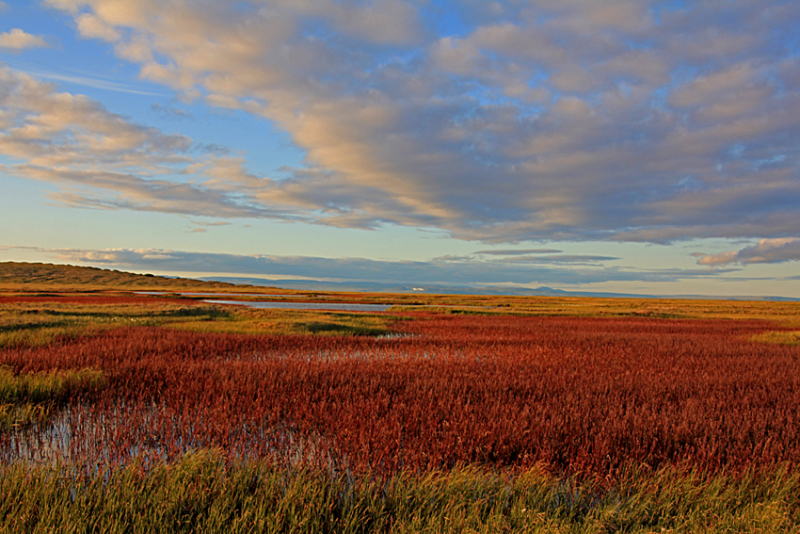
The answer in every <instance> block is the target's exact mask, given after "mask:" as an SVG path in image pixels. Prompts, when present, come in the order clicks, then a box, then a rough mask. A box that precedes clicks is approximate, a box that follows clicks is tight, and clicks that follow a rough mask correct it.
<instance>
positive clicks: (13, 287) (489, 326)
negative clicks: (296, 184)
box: [0, 268, 800, 532]
mask: <svg viewBox="0 0 800 534" xmlns="http://www.w3.org/2000/svg"><path fill="white" fill-rule="evenodd" d="M51 269H52V268H51ZM55 270H57V269H55ZM97 274H98V273H93V274H92V276H94V275H97ZM100 274H102V272H101V273H100ZM47 276H48V277H49V279H53V278H57V276H56V275H55V274H52V273H51V274H50V275H47ZM103 276H106V275H103ZM108 276H110V278H109V279H107V280H106V282H105V283H106V284H107V285H106V286H104V287H94V286H93V287H91V288H87V287H84V286H81V285H80V284H78V285H75V286H73V285H70V284H71V283H72V282H64V283H61V282H49V284H50V285H49V286H47V287H43V286H40V285H37V286H36V287H35V288H33V287H30V286H29V285H28V284H26V282H25V281H24V280H21V279H19V278H16V279H13V280H11V278H8V281H7V283H4V284H3V285H2V290H0V404H2V406H3V408H2V410H3V411H2V414H5V415H3V418H4V419H3V421H4V423H3V424H2V426H0V463H1V464H2V467H0V470H2V471H3V472H2V475H0V480H1V481H2V482H0V493H2V497H0V503H2V504H0V531H10V532H51V531H76V532H92V531H97V532H100V531H103V532H127V531H131V532H132V531H137V532H142V531H153V532H155V531H176V532H191V531H195V532H197V531H203V532H227V531H231V532H236V531H239V532H250V531H253V529H259V530H257V531H267V532H291V531H294V532H420V531H427V532H796V531H798V530H800V468H799V466H800V344H798V339H797V332H798V330H800V303H765V302H731V301H661V300H647V301H645V300H642V301H638V300H619V301H615V300H613V299H577V298H576V299H567V298H519V297H491V298H488V297H486V298H484V297H463V296H458V297H455V296H449V297H444V296H443V297H429V296H425V297H421V296H419V295H360V294H324V295H323V294H313V295H312V294H308V293H303V292H298V293H297V295H298V297H297V298H298V299H301V298H303V299H307V300H324V299H331V300H337V301H343V302H388V303H392V304H401V305H403V304H405V305H409V304H412V306H398V307H395V308H392V309H391V310H390V311H388V312H382V313H354V312H350V313H343V312H330V311H305V310H254V309H247V308H241V307H231V306H223V305H219V304H213V303H208V302H204V301H203V300H202V299H201V298H199V297H192V296H186V295H179V294H169V295H152V296H143V295H136V294H134V293H131V292H130V290H131V289H135V290H137V291H138V290H139V289H140V288H139V287H138V286H136V285H135V284H134V287H130V286H129V285H126V284H129V282H130V280H127V276H128V275H125V276H123V277H122V278H125V280H122V279H121V278H115V277H114V276H115V275H113V276H112V275H108ZM130 276H136V275H130ZM70 280H71V279H70ZM115 280H116V281H115ZM126 280H127V281H126ZM136 283H138V282H136ZM231 287H232V288H235V289H238V290H239V291H241V287H238V288H237V287H236V286H231ZM148 288H149V289H153V290H157V289H158V287H157V286H156V287H153V286H148ZM203 289H204V287H199V286H195V287H193V288H192V290H196V291H202V290H203ZM207 289H209V290H212V291H217V290H218V288H217V287H214V288H207ZM161 290H164V291H184V290H185V289H181V288H180V287H175V288H173V287H162V288H161ZM221 292H222V291H221ZM253 298H256V297H253ZM258 298H267V297H265V296H261V297H258ZM423 304H424V305H426V306H425V307H423V306H422V305H423ZM437 305H438V306H437ZM453 306H455V307H453ZM64 510H68V513H62V512H63V511H64Z"/></svg>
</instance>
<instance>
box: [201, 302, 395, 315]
mask: <svg viewBox="0 0 800 534" xmlns="http://www.w3.org/2000/svg"><path fill="white" fill-rule="evenodd" d="M203 302H208V303H209V304H234V305H238V306H248V307H250V308H281V309H288V310H336V311H362V312H382V311H386V310H388V309H389V308H391V307H392V305H391V304H353V303H350V302H266V301H252V300H211V299H207V300H204V301H203Z"/></svg>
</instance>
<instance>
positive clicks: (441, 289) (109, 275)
mask: <svg viewBox="0 0 800 534" xmlns="http://www.w3.org/2000/svg"><path fill="white" fill-rule="evenodd" d="M53 286H57V287H60V286H63V287H70V286H73V287H77V288H81V289H86V290H90V289H134V290H162V291H208V290H212V289H213V290H217V291H219V290H222V291H241V290H242V289H243V288H250V289H251V290H253V291H263V290H265V289H267V288H271V289H283V290H293V291H332V292H334V291H356V292H362V291H363V292H376V293H378V292H379V293H417V294H423V295H486V296H502V295H509V296H528V297H596V298H653V299H698V300H756V301H758V300H760V301H774V302H798V301H800V299H798V298H792V297H774V296H772V297H771V296H766V297H765V296H741V297H717V296H708V295H637V294H630V293H607V292H593V291H565V290H563V289H553V288H550V287H545V286H543V287H538V288H526V287H519V286H502V287H498V286H476V287H465V286H448V285H430V284H425V285H417V284H392V283H381V282H368V281H367V282H326V281H319V280H264V279H262V278H253V277H236V276H226V277H209V278H200V279H195V278H178V277H168V276H155V275H152V274H136V273H131V272H126V271H119V270H115V269H101V268H97V267H82V266H76V265H59V264H51V263H25V262H0V288H3V287H6V288H8V287H14V288H16V289H19V288H25V289H30V290H38V289H46V288H48V287H53Z"/></svg>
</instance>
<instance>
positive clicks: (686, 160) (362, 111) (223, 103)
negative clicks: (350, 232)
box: [49, 0, 800, 242]
mask: <svg viewBox="0 0 800 534" xmlns="http://www.w3.org/2000/svg"><path fill="white" fill-rule="evenodd" d="M49 3H50V4H51V5H52V6H54V7H57V8H60V9H62V10H64V11H65V12H66V13H69V14H71V15H72V16H73V17H75V20H76V24H77V28H78V31H80V32H81V33H82V35H83V36H85V37H90V38H97V39H101V40H103V41H105V42H108V43H110V45H111V46H113V48H114V51H115V53H116V54H117V55H118V56H119V57H120V58H123V59H125V60H127V61H131V62H133V63H136V64H138V65H139V66H140V69H141V70H140V72H141V76H142V77H143V78H145V79H147V80H149V81H152V82H156V83H159V84H164V85H166V86H168V87H171V88H172V89H174V90H175V91H177V92H179V93H181V96H183V97H184V98H186V99H198V98H202V99H204V101H205V102H207V103H209V104H210V105H213V106H219V107H224V108H232V109H241V110H244V111H246V112H249V113H257V114H260V115H263V116H264V117H265V118H267V119H269V120H271V121H273V123H274V124H276V125H277V126H278V127H280V128H282V129H283V130H285V131H286V132H287V133H288V134H289V136H290V137H291V139H292V141H293V143H294V144H295V145H297V147H299V148H300V149H302V150H304V151H305V152H306V155H307V156H306V161H305V163H306V166H305V167H303V168H299V169H295V170H294V175H293V176H292V178H290V179H289V180H286V181H284V182H281V183H280V184H278V183H276V182H274V181H271V180H268V179H265V178H263V177H260V176H255V175H250V174H248V173H245V172H244V171H243V170H242V169H241V168H239V169H238V170H237V168H236V167H237V165H238V163H233V162H231V161H223V160H208V161H204V162H203V164H202V168H203V169H204V170H203V172H205V173H206V174H207V175H208V176H209V177H211V180H210V181H209V182H207V183H205V185H204V187H205V188H200V187H197V188H196V189H195V190H196V191H197V192H198V195H200V194H201V193H204V192H207V193H208V195H207V202H206V203H205V204H202V205H203V206H204V208H205V207H207V206H208V205H212V204H214V203H217V202H219V203H220V204H219V209H220V211H221V212H225V213H235V209H232V208H231V204H230V203H231V202H232V201H233V200H232V199H234V198H236V197H235V195H234V191H235V190H237V189H238V192H239V194H241V195H244V196H245V197H246V198H247V203H246V208H247V209H245V204H242V203H241V202H240V203H239V204H236V203H234V207H236V206H238V208H237V209H241V210H242V213H245V214H248V216H250V215H252V214H253V213H259V212H266V213H268V214H270V215H271V214H274V213H281V216H295V217H303V218H305V219H306V220H313V221H316V222H320V223H324V224H330V225H335V226H342V227H374V226H379V225H381V224H401V225H409V226H421V227H438V228H442V229H445V230H448V231H449V232H451V234H452V235H454V236H456V237H458V238H464V239H480V240H484V241H487V242H504V241H505V242H509V241H515V240H517V241H519V240H529V239H597V238H602V239H619V240H640V241H670V240H678V239H684V238H692V237H749V238H760V237H770V236H778V235H800V218H798V217H797V216H796V206H797V205H800V182H798V179H797V169H798V166H799V165H800V146H799V145H798V142H797V135H796V133H797V131H799V130H800V84H798V83H795V81H796V80H797V79H800V76H798V68H800V67H799V66H798V63H797V61H795V60H794V59H793V58H794V56H795V55H796V53H797V50H796V49H791V46H789V47H787V46H785V45H784V44H782V43H788V42H791V39H790V37H791V36H792V35H793V33H792V32H795V31H796V30H795V24H794V21H796V20H798V18H800V4H797V3H785V2H779V1H778V0H773V1H767V2H761V1H756V0H743V1H741V2H736V3H731V4H730V5H726V9H725V14H724V16H720V13H719V9H718V6H717V3H716V2H714V1H712V0H708V1H706V0H699V1H697V2H691V3H686V5H684V6H676V5H675V4H674V3H671V2H661V1H657V0H651V1H647V2H645V1H641V2H640V1H634V0H606V1H603V2H584V1H578V0H569V1H558V2H554V1H551V0H538V1H532V2H525V3H521V2H493V3H491V5H489V3H481V2H478V3H476V2H463V3H461V2H454V3H453V4H452V8H453V9H454V10H455V11H456V13H455V15H454V16H456V17H458V18H459V19H460V20H462V21H463V22H464V27H463V28H461V29H460V30H461V31H459V33H458V35H455V34H449V35H448V34H442V35H436V34H434V33H433V32H432V31H431V28H435V27H436V26H437V24H438V23H441V22H444V19H443V18H442V17H441V15H440V14H438V13H437V12H436V9H437V7H436V6H433V5H431V4H428V3H426V2H414V1H400V0H374V1H369V0H365V1H363V2H352V3H351V2H335V1H333V0H318V1H314V2H294V1H288V0H287V1H277V2H266V1H258V0H251V1H249V2H248V1H246V2H237V3H235V4H234V3H227V2H213V1H210V0H205V1H203V0H198V1H194V2H188V1H186V0H178V1H161V0H126V1H122V0H116V1H109V0H102V1H101V0H49ZM426 25H427V26H426ZM225 184H227V185H225ZM109 191H110V189H109ZM148 194H149V195H152V191H150V192H148ZM72 198H73V201H74V202H76V203H80V202H81V200H80V199H81V197H80V196H74V197H72ZM109 205H111V204H109ZM198 205H200V204H198ZM129 206H130V207H133V208H136V209H144V208H141V207H142V206H148V204H147V203H142V204H129ZM160 209H165V210H167V209H170V208H169V204H168V203H167V204H165V205H163V207H162V208H160ZM183 209H188V208H183Z"/></svg>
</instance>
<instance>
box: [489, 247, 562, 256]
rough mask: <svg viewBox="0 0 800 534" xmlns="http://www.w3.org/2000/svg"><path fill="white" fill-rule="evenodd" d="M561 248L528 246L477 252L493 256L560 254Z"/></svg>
mask: <svg viewBox="0 0 800 534" xmlns="http://www.w3.org/2000/svg"><path fill="white" fill-rule="evenodd" d="M560 252H561V251H560V250H556V249H553V248H527V249H495V250H479V251H477V252H475V254H485V255H491V256H523V255H528V254H558V253H560Z"/></svg>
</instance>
